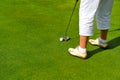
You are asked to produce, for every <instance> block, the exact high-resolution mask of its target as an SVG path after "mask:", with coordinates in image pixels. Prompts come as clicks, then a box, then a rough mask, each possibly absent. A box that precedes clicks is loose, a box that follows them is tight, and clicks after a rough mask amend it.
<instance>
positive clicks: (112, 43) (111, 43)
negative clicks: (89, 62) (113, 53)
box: [88, 37, 120, 58]
mask: <svg viewBox="0 0 120 80" xmlns="http://www.w3.org/2000/svg"><path fill="white" fill-rule="evenodd" d="M108 44H109V46H108V47H107V48H106V49H114V48H116V47H118V46H120V37H117V38H115V39H113V40H111V41H109V42H108ZM104 50H105V49H103V48H97V49H95V50H93V51H88V58H90V57H92V56H93V55H95V54H97V53H100V52H102V51H104Z"/></svg>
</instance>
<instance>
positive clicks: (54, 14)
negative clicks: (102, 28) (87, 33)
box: [0, 0, 120, 80]
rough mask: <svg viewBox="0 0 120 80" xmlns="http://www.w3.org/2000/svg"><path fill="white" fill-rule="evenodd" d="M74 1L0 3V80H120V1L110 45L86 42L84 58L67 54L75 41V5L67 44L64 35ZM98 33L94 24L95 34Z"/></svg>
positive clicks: (11, 0)
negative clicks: (103, 47) (99, 45)
mask: <svg viewBox="0 0 120 80" xmlns="http://www.w3.org/2000/svg"><path fill="white" fill-rule="evenodd" d="M74 3H75V1H69V0H1V1H0V80H120V69H119V68H120V62H119V59H120V55H119V52H120V22H119V21H120V15H119V12H120V9H119V7H120V0H115V2H114V7H113V12H112V16H111V28H110V30H109V35H108V42H109V44H110V47H109V49H107V50H103V49H100V48H98V47H96V46H91V45H90V44H88V56H89V58H88V59H86V60H82V59H79V58H76V57H73V56H71V55H69V54H68V52H67V49H68V48H69V47H75V46H76V45H78V42H79V36H78V9H79V5H77V8H76V11H75V13H74V16H73V18H72V22H71V25H70V29H69V31H68V34H69V36H70V37H71V38H72V39H71V40H70V41H68V42H60V41H59V38H60V37H61V36H63V35H64V32H65V29H66V26H67V23H68V20H69V17H70V14H71V11H72V8H73V6H74ZM98 36H99V31H98V30H97V29H96V28H95V32H94V36H92V37H91V38H96V37H98Z"/></svg>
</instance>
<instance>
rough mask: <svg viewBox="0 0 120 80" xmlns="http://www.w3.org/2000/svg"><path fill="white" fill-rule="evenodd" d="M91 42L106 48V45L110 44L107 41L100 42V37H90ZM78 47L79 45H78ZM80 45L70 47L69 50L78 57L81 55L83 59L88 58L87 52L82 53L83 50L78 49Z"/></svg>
mask: <svg viewBox="0 0 120 80" xmlns="http://www.w3.org/2000/svg"><path fill="white" fill-rule="evenodd" d="M89 43H90V44H91V45H94V46H99V47H101V48H106V47H107V46H108V44H107V43H102V42H100V41H99V39H98V38H97V39H95V40H94V39H90V40H89ZM78 47H79V46H78ZM78 47H76V48H69V49H68V52H69V53H70V54H71V55H73V56H77V57H80V58H83V59H85V58H87V52H84V53H81V52H80V51H79V50H78Z"/></svg>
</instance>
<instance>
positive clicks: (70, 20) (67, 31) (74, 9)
mask: <svg viewBox="0 0 120 80" xmlns="http://www.w3.org/2000/svg"><path fill="white" fill-rule="evenodd" d="M77 2H78V0H76V2H75V5H74V8H73V11H72V14H71V16H70V19H69V22H68V25H67V27H66V31H65V36H67V32H68V29H69V26H70V23H71V19H72V16H73V13H74V11H75V8H76V5H77Z"/></svg>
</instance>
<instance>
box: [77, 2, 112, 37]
mask: <svg viewBox="0 0 120 80" xmlns="http://www.w3.org/2000/svg"><path fill="white" fill-rule="evenodd" d="M112 5H113V0H81V3H80V10H79V34H80V35H83V36H91V35H93V32H94V17H95V16H96V21H97V27H98V29H100V30H106V29H109V28H110V15H111V11H112Z"/></svg>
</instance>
